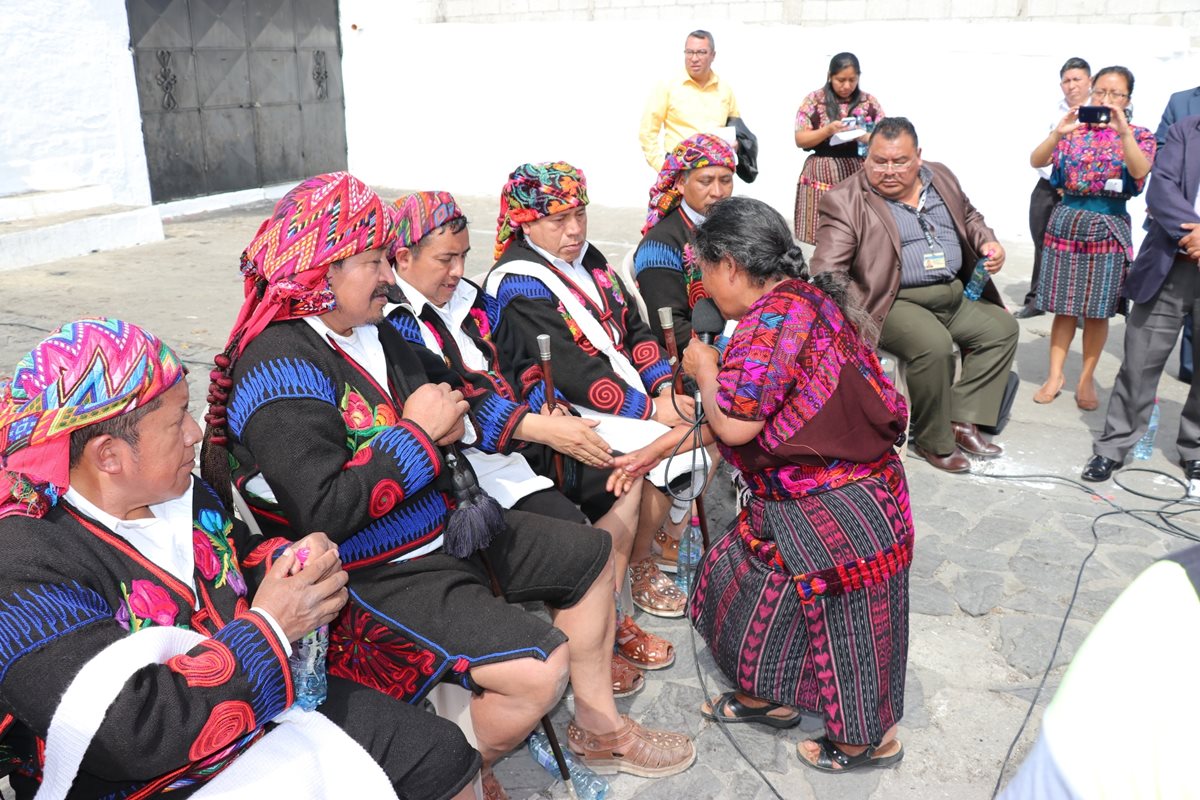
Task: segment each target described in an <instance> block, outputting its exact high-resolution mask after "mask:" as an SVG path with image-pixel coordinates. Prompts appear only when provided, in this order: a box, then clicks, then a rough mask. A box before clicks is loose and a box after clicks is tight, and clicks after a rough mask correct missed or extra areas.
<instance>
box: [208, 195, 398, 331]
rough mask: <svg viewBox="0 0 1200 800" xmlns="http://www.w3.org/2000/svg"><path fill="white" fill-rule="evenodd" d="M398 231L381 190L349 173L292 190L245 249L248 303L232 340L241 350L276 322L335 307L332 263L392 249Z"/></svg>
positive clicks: (243, 262)
mask: <svg viewBox="0 0 1200 800" xmlns="http://www.w3.org/2000/svg"><path fill="white" fill-rule="evenodd" d="M395 235H396V234H395V220H394V218H393V216H392V215H391V214H390V213H389V212H388V211H387V209H386V208H385V206H384V203H383V201H382V200H381V199H380V198H379V195H377V194H375V192H374V191H372V190H371V188H370V187H368V186H367V185H366V184H365V183H363V182H362V181H360V180H359V179H358V178H355V177H354V176H353V175H351V174H349V173H348V172H332V173H329V174H328V175H318V176H316V177H315V178H309V179H308V180H306V181H304V182H303V183H301V184H300V185H299V186H296V187H295V188H293V189H292V190H291V191H289V192H288V193H287V194H285V195H284V196H283V197H282V198H280V200H279V202H278V203H276V204H275V212H274V213H273V214H272V215H271V217H270V218H269V219H267V220H266V221H264V222H263V224H262V225H261V226H260V227H259V229H258V233H257V234H256V235H255V237H254V241H252V242H250V246H249V247H247V248H246V250H245V251H244V252H243V253H242V266H241V269H242V274H243V275H244V276H245V287H244V290H245V296H246V300H245V303H244V304H243V305H242V310H241V312H240V313H239V314H238V318H237V321H236V322H235V323H234V325H233V331H232V332H231V333H230V335H229V342H230V344H232V343H233V342H234V341H235V340H237V348H236V354H240V353H241V352H242V351H243V350H245V349H246V345H248V344H249V343H250V342H251V341H252V340H253V339H254V337H255V336H257V335H258V334H260V333H262V331H263V329H264V328H266V327H267V325H269V324H270V323H272V322H275V321H277V320H285V319H296V318H298V317H308V316H313V315H315V314H324V313H325V312H327V311H332V310H333V309H334V308H335V307H336V301H335V300H334V297H333V290H332V289H330V288H329V281H328V279H327V278H326V275H327V273H328V270H329V265H330V264H332V263H333V262H335V261H339V260H341V259H343V258H349V257H350V256H354V255H358V254H359V253H363V252H366V251H367V250H374V249H376V248H380V247H387V246H388V245H390V244H391V243H392V239H393V238H395ZM239 336H240V337H241V338H240V340H238V337H239ZM236 354H235V355H236Z"/></svg>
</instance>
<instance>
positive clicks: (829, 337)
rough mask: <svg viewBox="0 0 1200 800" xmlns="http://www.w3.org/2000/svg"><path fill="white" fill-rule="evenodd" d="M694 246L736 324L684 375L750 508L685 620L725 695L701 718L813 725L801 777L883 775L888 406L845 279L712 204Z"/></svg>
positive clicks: (896, 585) (711, 560)
mask: <svg viewBox="0 0 1200 800" xmlns="http://www.w3.org/2000/svg"><path fill="white" fill-rule="evenodd" d="M695 247H696V256H697V260H698V261H699V263H700V266H701V269H702V271H703V277H704V282H705V286H706V287H710V288H709V293H710V294H711V296H712V298H713V300H714V301H715V302H716V304H717V306H718V307H719V308H720V309H721V312H722V314H724V315H725V316H726V317H727V318H732V319H738V320H739V322H738V325H737V328H736V329H735V331H734V333H733V335H732V337H731V338H730V340H729V343H728V345H727V346H726V348H725V351H724V355H723V356H718V353H717V351H716V350H715V349H714V348H712V347H710V346H708V345H706V344H703V343H702V342H700V341H699V340H697V339H693V340H692V342H691V344H689V345H688V347H687V350H686V351H684V355H683V366H684V369H685V370H686V371H687V372H688V373H689V374H691V375H692V376H693V377H694V378H695V380H696V382H697V383H698V384H699V387H700V394H701V398H702V401H703V408H704V414H705V416H706V418H707V421H708V427H709V428H710V429H711V433H712V434H713V435H715V437H716V439H717V441H718V445H719V447H720V449H721V454H722V455H723V456H724V457H725V459H726V460H727V461H729V462H730V463H731V464H732V465H733V466H735V467H736V468H738V469H739V470H740V471H741V473H742V475H743V477H744V479H745V482H746V485H747V487H748V488H749V493H750V498H749V501H748V503H747V504H746V506H745V507H744V508H743V509H742V511H741V513H740V514H739V516H738V517H737V519H736V520H735V521H734V523H733V524H732V525H731V527H730V529H729V530H728V531H726V532H725V534H724V535H723V536H722V537H721V538H720V539H719V540H717V541H716V542H714V543H713V546H712V547H711V549H710V550H709V551H708V553H707V554H706V555H705V557H704V560H703V561H702V563H701V565H700V568H699V570H698V572H697V576H696V586H695V590H694V591H693V593H692V596H691V602H690V605H689V614H690V616H691V619H692V622H693V624H694V625H695V627H696V630H697V631H698V632H699V633H700V635H701V636H702V637H704V639H705V641H707V642H708V645H709V648H710V649H711V650H712V653H713V656H714V658H715V659H716V661H717V664H718V665H719V666H720V668H721V670H722V672H724V673H725V675H726V677H727V678H728V679H729V680H730V681H731V682H732V683H733V685H734V686H735V688H736V691H732V692H727V693H725V694H723V695H720V696H719V697H716V698H713V699H711V700H710V701H708V702H707V703H706V704H705V707H704V708H703V709H702V711H703V713H704V715H705V716H706V717H708V718H710V719H714V720H718V721H721V722H726V723H734V722H758V723H762V724H766V725H770V726H772V727H776V728H789V727H792V726H793V725H796V724H797V723H798V722H799V721H800V712H801V711H807V712H809V713H811V714H815V715H817V716H819V717H821V718H822V719H823V720H824V722H825V735H824V736H821V737H820V738H817V739H814V740H810V741H805V742H801V743H800V746H799V753H800V758H801V759H802V760H803V761H804V762H805V763H806V764H808V765H809V766H811V767H813V768H815V769H819V770H823V771H839V770H846V769H854V768H857V767H881V766H887V765H891V764H894V763H896V762H898V761H899V760H900V759H901V758H902V757H903V753H904V750H903V747H902V746H901V744H900V742H899V741H898V740H896V738H895V730H896V723H897V721H898V720H899V719H900V717H901V715H902V714H903V708H904V679H905V666H906V663H907V659H908V566H909V563H910V562H911V560H912V544H913V527H912V516H911V514H910V511H909V503H908V487H907V482H906V480H905V476H904V469H903V467H902V466H901V464H900V459H899V457H898V456H897V454H896V450H895V447H896V445H897V443H898V442H900V441H902V439H903V431H904V430H905V428H906V426H907V421H908V420H907V417H908V412H907V409H906V407H905V405H904V400H903V399H902V398H901V396H900V395H899V393H897V391H896V390H895V388H894V387H893V386H892V384H891V382H890V381H888V379H887V378H885V377H884V375H883V372H882V371H881V369H880V366H879V361H878V359H877V358H876V357H875V351H874V349H873V348H872V347H871V345H870V344H869V342H868V341H867V339H865V338H864V337H863V335H862V331H863V328H864V327H865V326H866V325H868V324H869V318H868V317H867V315H866V314H865V313H863V312H862V310H861V309H859V308H858V307H857V306H856V305H855V303H854V302H853V301H852V300H851V298H850V296H849V294H848V291H847V287H848V281H847V279H846V277H845V276H844V275H841V274H838V273H828V274H824V275H820V276H818V277H817V278H816V279H815V280H814V282H813V283H808V282H806V281H805V280H804V279H803V277H802V276H803V274H804V272H805V266H806V265H805V262H804V257H803V255H802V254H801V252H800V249H799V247H798V246H797V245H796V244H795V242H794V240H793V239H792V234H791V231H790V230H788V226H787V223H786V222H785V221H784V219H783V217H781V216H780V215H779V214H778V213H777V212H776V211H775V210H773V209H772V208H770V207H769V206H767V205H766V204H765V203H762V202H760V201H758V200H754V199H751V198H748V197H731V198H728V199H726V200H721V201H719V202H717V203H716V204H715V205H713V206H712V209H711V211H710V213H709V215H708V218H707V219H706V220H705V222H704V224H703V225H701V226H700V227H698V228H697V229H696V232H695ZM710 281H711V284H710ZM663 449H664V448H663V447H659V448H657V449H656V451H655V452H654V453H652V454H650V457H649V460H651V461H652V460H653V457H654V456H659V455H661V454H662V452H663ZM625 458H626V459H629V462H632V463H637V462H639V461H641V460H646V459H645V457H639V455H638V454H631V456H627V457H625ZM626 463H627V462H626V461H625V460H624V459H618V464H619V465H624V464H626ZM644 467H645V464H644V463H638V468H639V469H640V468H644ZM625 469H629V467H625ZM634 471H635V472H636V471H637V470H636V469H635V470H634ZM620 474H621V470H618V471H617V472H616V473H614V476H619V475H620ZM617 480H618V482H620V480H621V479H620V478H618V479H617Z"/></svg>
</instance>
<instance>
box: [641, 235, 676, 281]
mask: <svg viewBox="0 0 1200 800" xmlns="http://www.w3.org/2000/svg"><path fill="white" fill-rule="evenodd" d="M645 269H670V270H675V271H676V272H683V251H682V250H680V249H678V248H676V247H671V246H670V245H668V244H663V243H662V242H656V241H653V240H650V239H647V240H645V241H643V242H642V244H641V245H640V246H639V247H638V249H637V252H636V253H634V254H633V274H634V275H639V276H640V275H641V273H642V270H645Z"/></svg>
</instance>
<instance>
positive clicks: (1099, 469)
mask: <svg viewBox="0 0 1200 800" xmlns="http://www.w3.org/2000/svg"><path fill="white" fill-rule="evenodd" d="M1120 468H1121V462H1120V461H1113V460H1112V459H1111V458H1105V457H1104V456H1092V457H1091V458H1090V459H1089V460H1088V463H1087V466H1085V467H1084V468H1083V472H1082V474H1080V476H1079V477H1081V478H1083V479H1084V480H1085V481H1088V482H1090V483H1100V482H1101V481H1106V480H1108V479H1109V478H1110V477H1112V474H1113V470H1115V469H1120Z"/></svg>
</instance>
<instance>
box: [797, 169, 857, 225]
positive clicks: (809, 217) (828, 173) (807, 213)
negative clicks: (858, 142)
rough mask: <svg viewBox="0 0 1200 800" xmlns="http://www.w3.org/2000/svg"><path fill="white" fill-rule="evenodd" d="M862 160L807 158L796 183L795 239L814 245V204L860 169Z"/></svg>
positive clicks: (815, 219) (815, 213)
mask: <svg viewBox="0 0 1200 800" xmlns="http://www.w3.org/2000/svg"><path fill="white" fill-rule="evenodd" d="M862 164H863V162H862V159H861V158H837V157H834V156H816V155H813V156H809V157H808V158H807V159H806V160H805V162H804V167H803V169H801V170H800V181H799V183H797V184H796V223H795V224H796V238H797V239H799V240H800V241H802V242H807V243H808V244H816V243H817V205H818V204H819V203H820V202H821V196H822V195H824V194H825V193H826V192H828V191H829V190H830V189H832V188H833V187H834V186H837V185H838V184H839V183H841V182H842V181H844V180H845V179H846V178H849V177H850V176H851V175H853V174H854V173H856V172H858V171H859V170H860V169H862Z"/></svg>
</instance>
